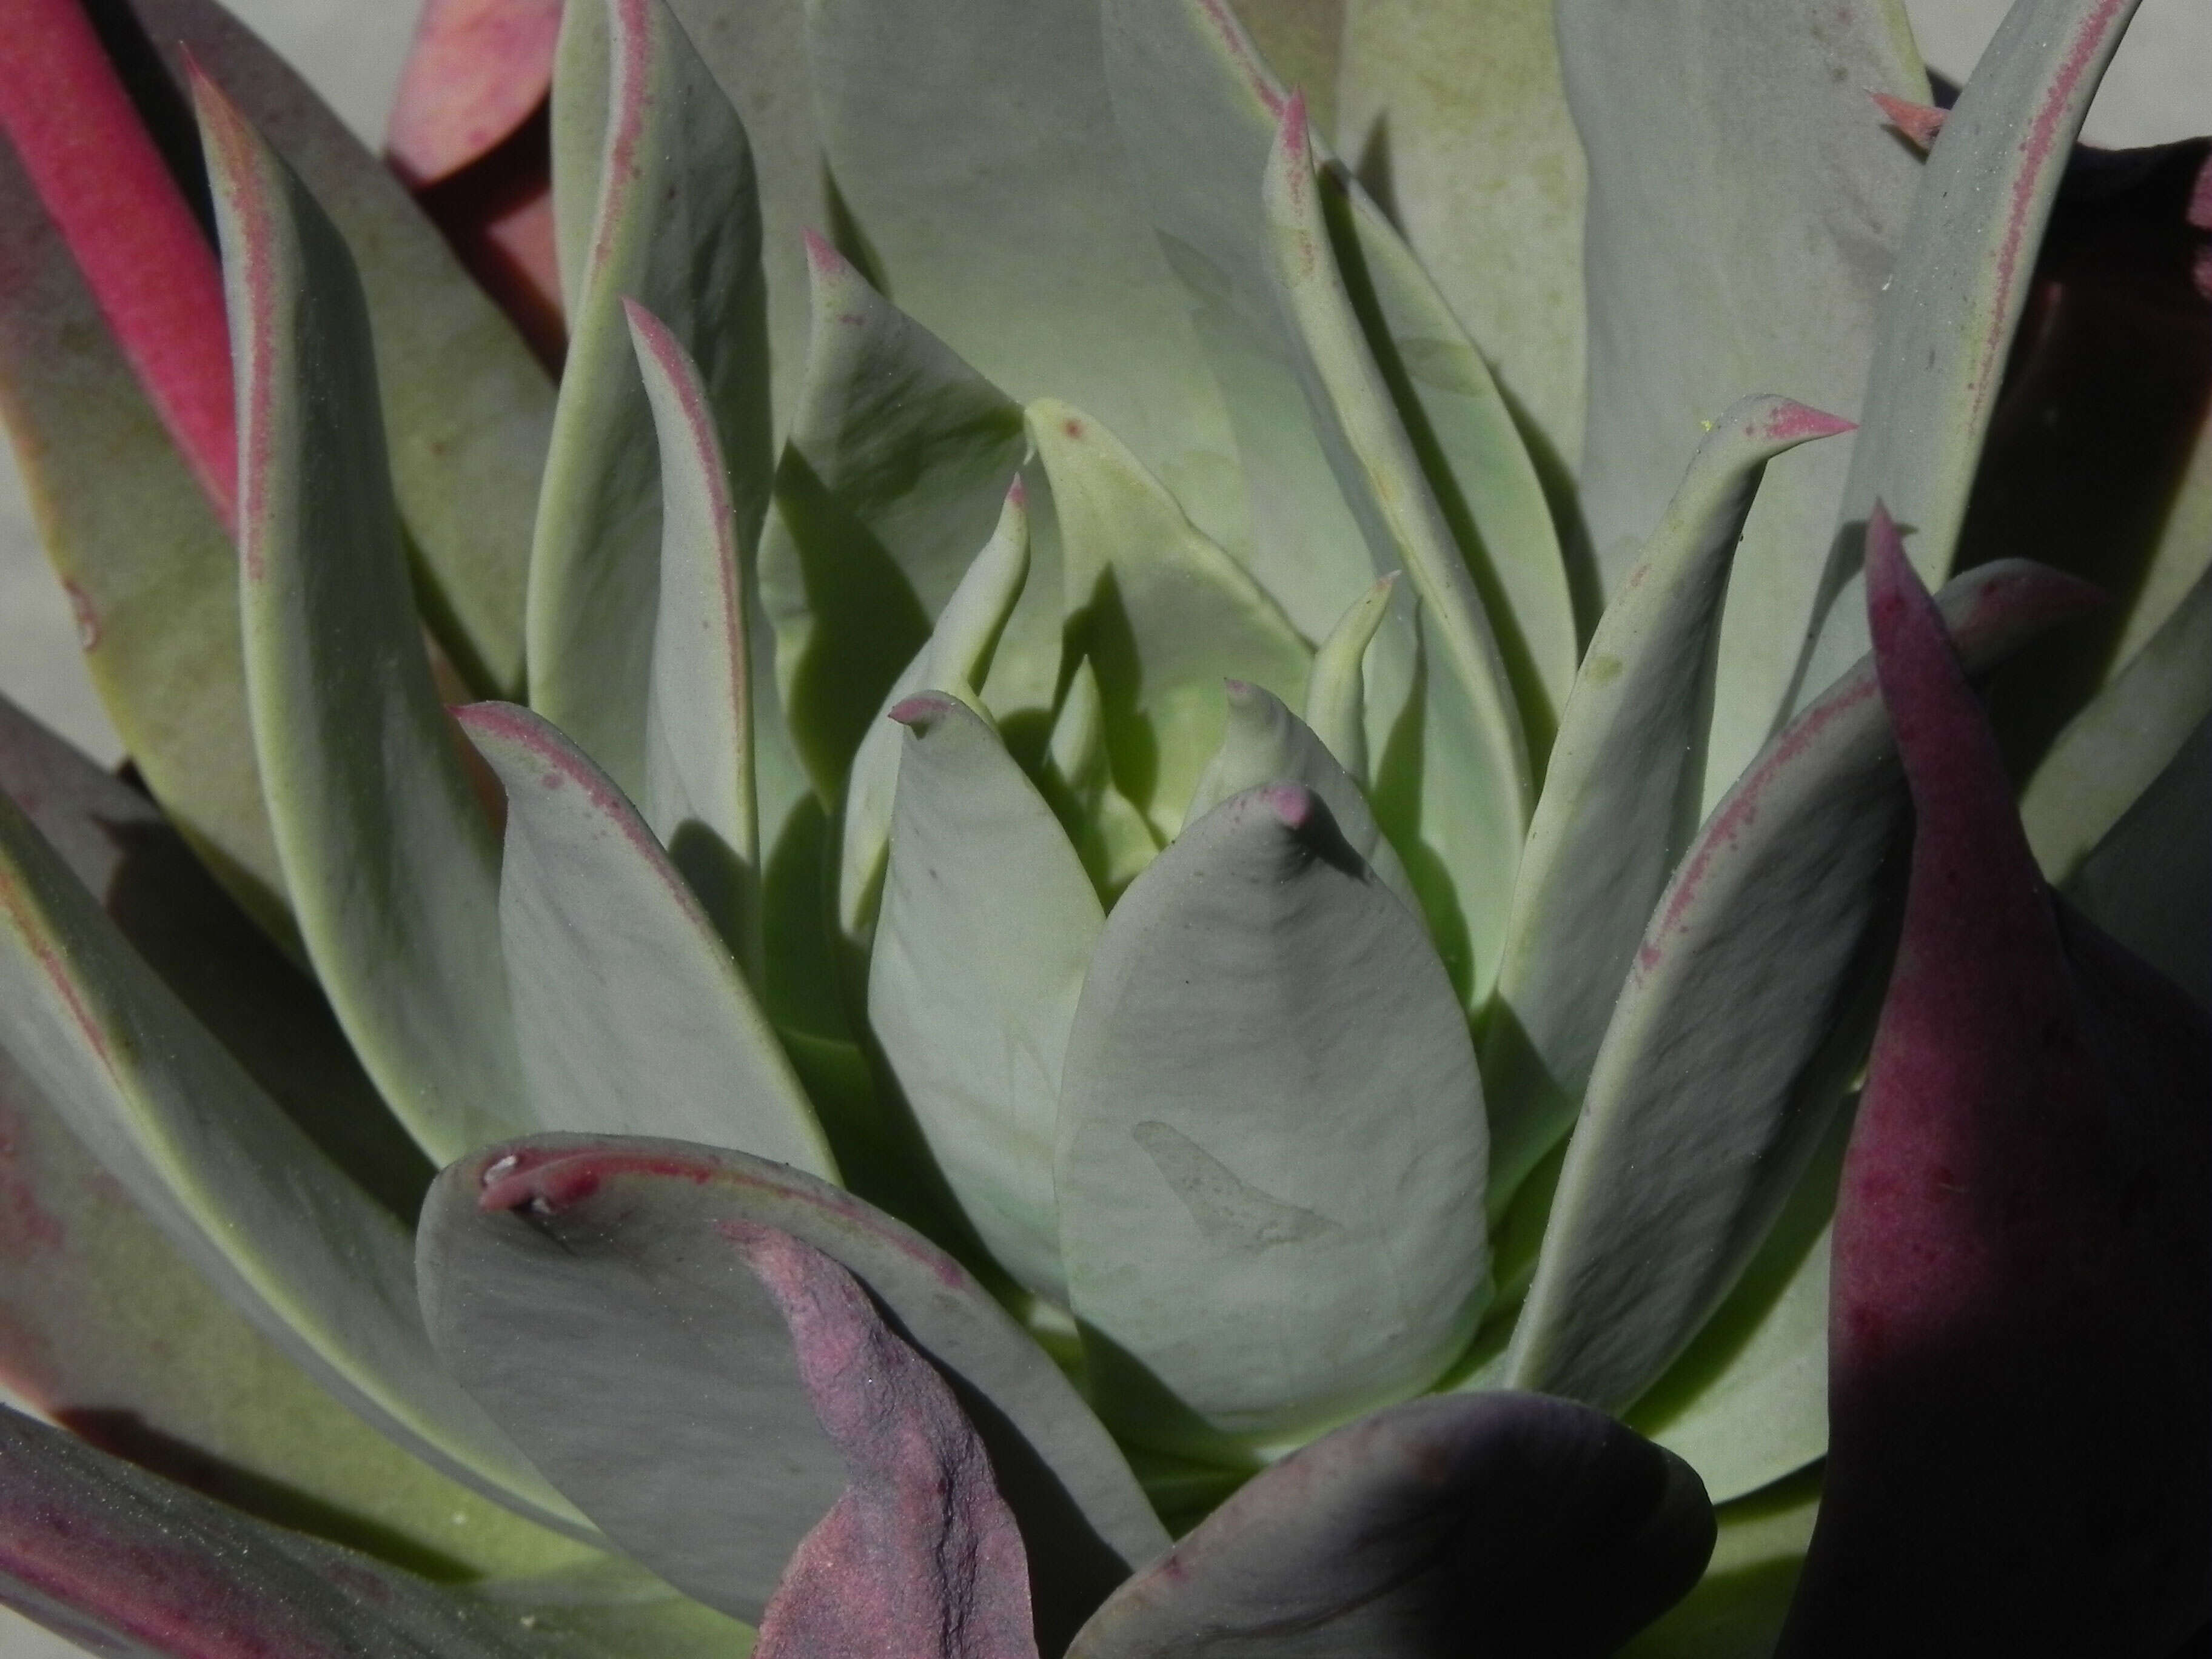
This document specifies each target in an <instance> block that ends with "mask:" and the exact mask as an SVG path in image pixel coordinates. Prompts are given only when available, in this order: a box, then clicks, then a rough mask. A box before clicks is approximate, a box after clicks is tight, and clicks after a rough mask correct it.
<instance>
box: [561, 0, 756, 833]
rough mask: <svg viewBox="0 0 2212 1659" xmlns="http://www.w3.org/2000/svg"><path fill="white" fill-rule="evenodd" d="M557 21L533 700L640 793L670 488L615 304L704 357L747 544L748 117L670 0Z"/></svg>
mask: <svg viewBox="0 0 2212 1659" xmlns="http://www.w3.org/2000/svg"><path fill="white" fill-rule="evenodd" d="M595 30H596V31H599V33H601V34H602V35H604V37H605V46H604V47H603V48H602V47H600V46H599V43H598V42H597V41H594V40H589V39H588V35H589V32H591V31H595ZM553 95H554V100H555V103H556V105H557V106H562V107H563V108H564V114H563V117H562V125H563V129H564V131H563V133H562V137H561V140H560V142H557V143H556V145H555V147H554V161H555V164H556V172H557V176H556V179H555V181H554V206H555V210H556V228H557V231H558V234H559V238H560V241H561V246H562V283H563V286H564V289H566V294H567V300H568V319H569V327H568V359H567V362H566V363H565V365H564V366H563V368H562V375H561V394H560V398H559V401H558V403H557V404H556V406H555V410H554V416H553V432H552V438H551V442H550V448H549V450H548V452H547V455H546V461H545V482H544V489H543V491H542V492H541V493H540V495H539V497H538V520H537V530H536V536H535V539H534V540H533V542H532V548H531V556H530V595H529V607H528V616H527V635H528V643H529V658H530V702H531V706H532V708H535V709H536V710H537V711H538V713H539V714H543V715H544V716H545V717H546V718H547V719H548V720H551V721H552V722H553V723H554V724H555V725H556V726H559V727H560V728H561V729H562V731H564V732H568V733H569V734H570V735H571V736H572V737H574V738H575V739H576V741H577V742H578V743H579V744H581V745H582V746H583V749H584V750H585V752H586V753H587V754H588V755H590V756H591V757H592V759H593V760H594V761H596V762H597V763H599V765H600V766H602V767H603V768H605V770H606V772H607V774H608V775H609V776H611V777H612V778H613V779H614V780H615V781H616V783H617V785H618V786H619V787H621V788H622V789H623V791H624V792H625V793H629V794H632V795H635V796H638V797H640V798H642V797H643V795H644V793H645V788H644V782H645V769H646V752H647V736H646V731H647V703H648V702H649V700H650V696H651V687H652V682H653V640H654V632H655V626H656V622H657V619H658V617H659V598H658V592H659V570H660V547H661V485H660V465H659V447H658V444H657V442H656V440H655V436H654V428H653V419H652V415H651V411H650V409H649V406H648V399H647V391H646V384H645V380H644V379H643V377H642V375H641V372H640V369H639V367H638V358H637V354H636V352H635V349H634V348H633V347H632V345H631V343H630V335H629V323H628V319H627V318H626V316H625V314H624V311H623V302H624V301H636V302H637V303H638V304H640V305H641V306H643V307H646V309H647V310H648V311H650V312H651V313H653V316H654V317H655V318H657V319H659V321H660V322H661V323H663V324H665V325H666V326H667V328H668V330H669V331H670V332H671V334H672V335H673V336H674V337H675V338H676V339H677V340H678V341H679V342H680V343H682V344H683V346H684V349H686V350H687V351H689V352H690V354H691V356H692V357H693V358H694V359H695V360H696V364H697V367H698V370H699V380H700V383H701V386H702V392H703V398H702V401H703V404H704V408H705V410H707V411H708V416H709V418H710V420H711V423H712V425H713V426H714V428H716V430H717V431H718V432H719V434H720V439H721V443H722V449H723V453H724V456H725V458H726V461H727V463H728V469H729V478H728V490H729V499H730V517H731V520H732V523H733V526H734V528H733V534H734V538H735V541H736V544H737V545H738V546H739V547H749V546H750V545H751V544H752V542H753V538H754V537H755V536H756V535H757V533H758V531H759V527H760V522H761V515H762V513H763V512H764V511H765V510H766V508H767V504H768V490H769V466H770V442H769V408H768V358H767V320H766V297H765V291H764V289H763V286H762V280H761V270H760V216H759V210H758V204H757V201H756V199H755V194H754V188H753V171H752V156H751V152H750V149H749V148H748V147H747V144H746V142H745V134H744V128H743V127H741V126H740V125H738V118H737V114H736V112H734V111H733V110H732V109H731V107H730V104H729V100H728V99H726V97H725V96H724V95H723V94H722V91H721V89H720V87H718V86H717V85H716V84H715V82H714V77H713V76H710V75H709V74H708V72H707V69H706V66H705V65H704V64H702V63H701V62H700V61H699V58H698V54H697V53H696V52H694V51H693V50H692V47H691V43H690V40H689V39H688V37H686V36H685V34H684V30H683V27H682V26H681V25H679V24H678V22H677V21H676V20H675V18H674V17H673V16H671V15H670V13H669V11H668V9H667V8H666V6H665V4H663V3H662V0H577V3H575V4H574V5H571V6H569V7H568V9H567V11H566V13H565V15H564V16H563V18H562V49H561V52H560V53H559V55H558V61H557V64H556V76H555V84H554V92H553ZM595 99H596V100H601V106H602V107H603V108H604V110H605V113H604V115H603V116H602V117H601V118H600V119H599V123H598V124H597V125H598V126H599V132H600V143H599V148H598V149H597V150H596V151H594V150H593V149H592V147H591V145H590V144H589V143H588V137H589V135H590V133H591V131H592V125H594V124H593V123H592V118H591V114H590V110H591V107H592V100H595ZM586 168H587V169H588V172H586V173H582V174H581V176H580V170H582V169H586ZM586 212H587V213H588V217H587V218H585V219H583V220H581V222H582V223H584V224H586V225H587V226H588V229H587V230H580V229H579V228H578V225H579V222H580V221H579V216H580V215H583V214H586Z"/></svg>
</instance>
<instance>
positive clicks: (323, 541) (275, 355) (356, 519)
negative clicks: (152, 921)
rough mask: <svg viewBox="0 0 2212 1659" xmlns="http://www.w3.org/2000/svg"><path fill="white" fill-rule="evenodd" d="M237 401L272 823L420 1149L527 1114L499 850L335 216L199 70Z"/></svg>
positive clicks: (373, 1072) (326, 983)
mask: <svg viewBox="0 0 2212 1659" xmlns="http://www.w3.org/2000/svg"><path fill="white" fill-rule="evenodd" d="M200 113H201V123H202V129H201V130H202V132H203V134H204V138H205V141H206V144H207V149H208V154H209V160H210V168H211V171H212V173H213V177H214V181H215V185H216V210H217V218H218V222H219V224H220V225H221V228H222V243H223V251H224V253H225V256H226V258H225V261H224V264H225V271H224V275H225V283H226V286H227V289H228V299H229V309H230V331H231V338H232V340H233V341H234V351H235V353H236V359H237V363H238V378H239V380H240V386H241V387H242V388H243V391H242V395H241V396H240V399H239V407H240V416H241V418H240V432H239V453H240V478H241V487H240V491H239V539H240V609H241V612H242V616H243V622H244V636H245V647H246V690H247V696H248V698H249V701H250V706H251V708H252V716H253V737H254V743H255V745H256V748H257V750H258V753H259V756H260V762H261V776H262V785H263V791H264V795H265V798H266V799H267V802H268V806H269V817H270V824H271V825H272V827H273V828H274V829H275V831H276V845H277V849H278V851H279V852H280V853H281V854H282V855H283V861H284V874H285V878H286V881H287V884H289V887H290V890H291V893H292V902H293V906H294V910H295V915H296V917H297V919H298V921H299V926H300V933H301V937H302V939H305V941H306V943H307V954H308V956H309V957H310V958H311V959H312V960H313V963H314V964H315V970H316V973H317V975H319V977H320V978H321V980H322V982H323V987H324V989H325V992H327V993H328V994H329V996H330V999H331V1006H332V1007H333V1008H334V1009H335V1010H336V1011H337V1016H338V1019H339V1022H340V1023H341V1024H343V1026H344V1027H345V1030H346V1034H347V1036H349V1038H350V1039H351V1040H352V1042H353V1045H354V1048H355V1051H356V1053H357V1054H359V1055H360V1056H361V1060H362V1065H363V1066H365V1067H366V1068H367V1069H368V1074H369V1076H370V1077H371V1078H372V1079H374V1080H375V1083H376V1085H377V1087H378V1089H379V1090H380V1091H382V1093H383V1095H384V1097H385V1099H386V1102H387V1103H389V1104H390V1105H391V1107H392V1110H393V1111H394V1112H395V1113H397V1114H398V1116H399V1119H400V1121H402V1122H404V1124H406V1126H407V1127H408V1129H409V1131H410V1133H412V1134H413V1135H414V1136H415V1138H416V1140H417V1141H418V1142H420V1143H421V1145H422V1148H423V1150H424V1151H426V1152H428V1153H429V1154H430V1156H431V1158H432V1159H433V1160H434V1161H435V1160H437V1159H440V1158H452V1157H454V1156H456V1155H457V1154H458V1153H459V1152H462V1151H464V1150H465V1149H466V1148H467V1147H469V1146H474V1145H477V1144H478V1143H480V1142H481V1141H483V1140H484V1139H489V1137H491V1136H492V1135H494V1134H496V1133H500V1131H501V1129H502V1128H509V1127H513V1126H517V1125H523V1124H527V1123H528V1122H529V1121H530V1119H529V1117H528V1116H527V1115H526V1110H525V1108H524V1106H523V1103H522V1091H521V1084H522V1079H521V1072H520V1062H519V1060H518V1059H517V1057H516V1054H515V1052H514V1042H513V1030H512V1029H511V1024H510V1022H509V1019H508V1016H507V987H506V984H505V981H504V978H503V975H502V973H501V964H500V956H499V920H498V902H499V894H498V879H499V872H498V848H497V846H496V844H495V842H494V839H493V836H492V830H491V826H490V825H489V823H486V822H485V819H484V816H483V811H482V809H481V808H480V807H479V805H478V804H477V799H476V798H475V796H474V794H473V793H471V788H470V785H469V781H468V777H467V775H466V773H465V771H464V770H463V768H462V763H461V757H460V753H459V750H457V749H456V747H455V744H457V742H458V741H459V739H458V738H457V737H456V735H455V733H454V732H453V726H452V724H451V722H450V721H449V720H448V719H447V714H446V711H445V708H444V705H443V704H442V703H441V702H440V701H439V697H438V693H437V690H436V688H435V685H434V684H432V681H431V678H430V666H429V662H428V659H427V657H426V656H425V654H424V652H423V648H422V639H421V629H420V628H419V626H418V624H417V623H416V618H415V610H414V605H413V601H412V598H411V595H410V591H409V586H408V580H407V568H406V565H405V562H404V557H403V556H402V552H401V547H400V537H399V524H398V516H397V513H396V512H395V509H394V507H393V503H392V491H391V486H390V483H389V482H388V475H387V472H386V463H385V450H384V433H383V427H382V424H381V422H380V420H379V419H378V415H377V410H378V401H377V380H376V368H375V364H374V361H373V359H372V358H371V356H370V354H369V347H368V326H369V325H368V314H367V313H366V311H365V310H364V308H363V306H362V295H361V286H360V283H359V282H358V281H357V280H356V277H355V276H354V271H353V265H352V261H351V259H350V258H349V257H348V255H347V252H346V247H345V244H344V243H343V241H342V240H339V237H338V234H337V230H336V229H335V228H333V227H332V226H331V222H330V221H329V220H328V219H327V218H325V216H323V214H322V211H321V210H320V209H319V208H318V207H317V206H316V205H315V204H314V202H313V199H312V198H311V197H308V195H307V191H306V190H305V188H304V187H303V186H302V185H301V183H300V181H299V179H298V178H297V177H296V175H295V174H294V173H291V171H290V170H289V168H287V167H285V166H284V164H283V162H282V161H279V160H278V159H277V158H276V155H273V154H272V153H271V152H270V150H269V149H268V148H267V147H266V146H265V145H264V144H263V143H262V142H261V141H260V139H259V138H258V137H256V136H255V135H254V133H253V131H252V129H251V128H250V127H249V126H247V125H246V122H245V120H244V118H242V117H241V116H240V115H239V113H238V112H237V111H236V110H235V109H234V107H233V106H231V105H230V104H228V102H227V101H225V100H224V99H223V98H222V94H220V93H217V92H216V91H214V90H213V89H212V88H209V87H208V86H207V84H206V83H205V82H202V83H201V85H200Z"/></svg>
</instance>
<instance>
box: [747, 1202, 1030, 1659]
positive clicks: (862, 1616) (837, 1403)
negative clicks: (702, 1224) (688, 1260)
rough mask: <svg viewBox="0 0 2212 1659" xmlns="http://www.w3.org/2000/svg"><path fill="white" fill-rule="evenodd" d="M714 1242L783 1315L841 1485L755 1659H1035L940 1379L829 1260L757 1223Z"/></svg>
mask: <svg viewBox="0 0 2212 1659" xmlns="http://www.w3.org/2000/svg"><path fill="white" fill-rule="evenodd" d="M716 1231H719V1232H720V1234H721V1235H722V1237H724V1238H725V1239H726V1240H727V1241H728V1242H729V1243H730V1244H732V1246H734V1247H735V1248H736V1249H737V1251H738V1255H740V1256H742V1257H743V1258H744V1263H745V1266H746V1267H749V1268H750V1269H751V1270H752V1274H753V1277H754V1278H755V1279H758V1280H759V1281H760V1284H761V1287H762V1288H763V1290H765V1291H767V1292H768V1294H769V1300H770V1301H771V1302H773V1303H774V1304H775V1309H776V1311H777V1312H778V1313H780V1314H781V1315H782V1316H783V1323H784V1328H785V1330H786V1332H787V1334H788V1335H789V1338H790V1340H791V1345H792V1348H793V1352H794V1353H795V1354H796V1355H797V1357H798V1360H799V1380H800V1382H801V1383H803V1384H804V1385H805V1389H806V1392H807V1395H808V1396H809V1397H810V1398H811V1400H812V1401H813V1404H814V1415H815V1417H816V1418H817V1419H818V1420H819V1421H820V1423H821V1425H822V1430H823V1433H825V1434H826V1435H828V1436H829V1438H830V1440H831V1441H832V1442H834V1443H836V1448H837V1449H838V1451H839V1453H840V1454H841V1455H842V1456H843V1458H844V1461H845V1469H846V1473H847V1476H848V1480H849V1482H850V1484H849V1485H848V1486H846V1488H845V1490H844V1492H843V1493H842V1495H841V1496H840V1497H839V1498H838V1499H837V1501H836V1503H835V1504H832V1505H830V1507H829V1513H828V1514H826V1515H824V1516H823V1517H822V1519H821V1520H820V1521H818V1522H816V1523H815V1527H814V1529H813V1530H812V1531H811V1532H810V1533H808V1534H806V1536H805V1538H803V1539H801V1540H800V1541H799V1548H798V1550H797V1552H796V1553H794V1554H793V1556H792V1558H791V1565H788V1566H787V1567H786V1568H785V1569H784V1571H783V1578H782V1580H781V1583H778V1584H777V1585H776V1588H775V1595H774V1597H773V1598H771V1599H770V1601H769V1604H768V1610H767V1612H766V1613H763V1615H762V1618H761V1632H760V1645H759V1647H758V1648H757V1649H756V1650H755V1652H756V1654H757V1656H758V1659H842V1656H845V1655H849V1654H860V1653H870V1654H881V1655H885V1656H890V1655H895V1654H896V1655H900V1656H907V1655H911V1656H913V1659H1036V1651H1037V1648H1036V1638H1035V1637H1034V1636H1032V1635H1031V1633H1030V1587H1029V1572H1028V1565H1029V1564H1028V1562H1027V1561H1026V1560H1025V1559H1024V1557H1023V1554H1022V1538H1021V1534H1020V1532H1019V1531H1018V1530H1017V1529H1016V1528H1015V1525H1014V1518H1013V1516H1012V1514H1011V1513H1009V1512H1008V1510H1007V1509H1006V1500H1005V1499H1004V1498H1001V1497H1000V1495H999V1491H998V1487H997V1486H996V1485H995V1484H994V1481H993V1480H992V1476H991V1461H990V1457H989V1455H988V1454H987V1453H986V1452H985V1451H984V1449H983V1443H982V1442H981V1440H979V1439H978V1438H977V1437H976V1435H975V1429H974V1428H973V1427H971V1426H970V1425H969V1421H968V1419H967V1418H966V1416H965V1415H964V1414H963V1413H962V1412H961V1409H960V1406H959V1402H958V1401H956V1400H955V1399H954V1398H953V1396H952V1390H951V1388H949V1387H948V1386H947V1385H946V1383H945V1378H944V1377H942V1376H939V1375H938V1373H937V1371H936V1370H934V1369H933V1368H932V1367H931V1365H930V1364H929V1362H928V1361H927V1359H924V1358H921V1355H919V1354H917V1353H916V1352H915V1351H914V1350H913V1349H912V1348H911V1347H909V1346H907V1345H906V1344H905V1343H904V1342H902V1341H900V1340H899V1339H898V1338H897V1337H896V1336H895V1335H894V1334H892V1333H891V1332H890V1331H889V1330H887V1329H886V1328H884V1322H883V1316H881V1315H880V1314H878V1312H877V1311H876V1308H875V1304H873V1303H872V1302H871V1301H870V1300H869V1299H868V1293H867V1291H865V1290H863V1289H862V1288H861V1287H860V1285H859V1284H857V1283H856V1282H855V1281H854V1278H853V1276H852V1274H850V1273H847V1272H846V1271H845V1269H844V1268H842V1267H840V1266H838V1265H837V1263H836V1261H835V1260H834V1259H833V1258H831V1257H829V1256H827V1255H823V1253H822V1252H821V1251H819V1250H817V1249H815V1248H814V1247H813V1246H812V1245H811V1244H806V1243H801V1242H800V1241H799V1240H798V1239H796V1238H793V1237H792V1236H791V1235H790V1234H788V1233H784V1232H778V1231H776V1230H775V1228H773V1227H764V1226H763V1225H760V1224H759V1223H758V1222H751V1221H725V1222H723V1223H721V1224H720V1226H719V1227H718V1228H717V1229H716Z"/></svg>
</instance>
